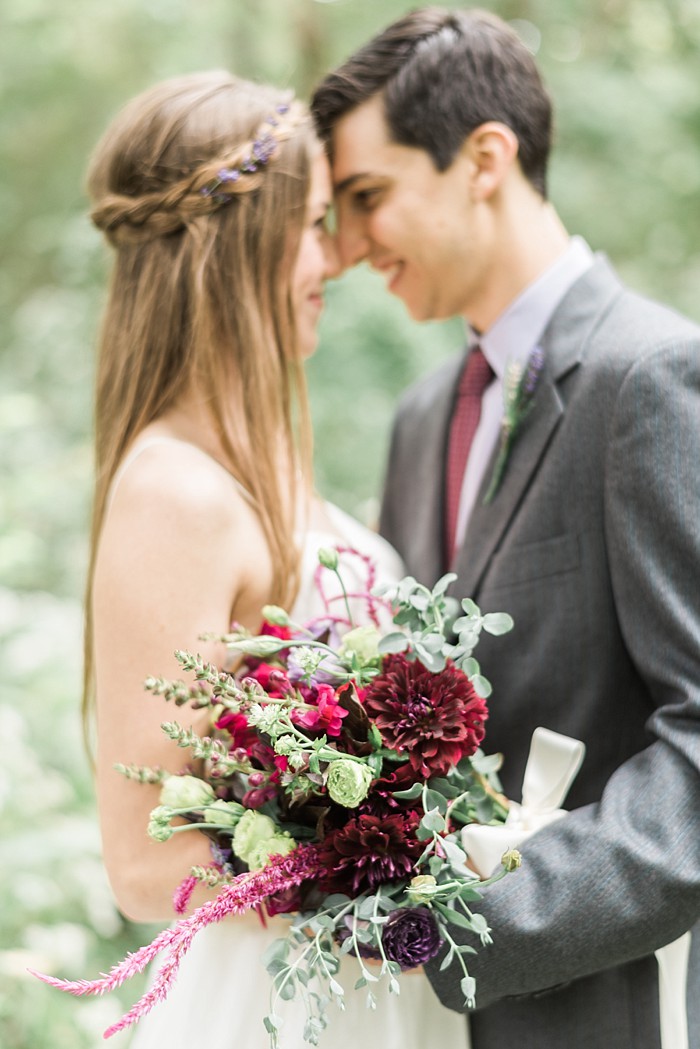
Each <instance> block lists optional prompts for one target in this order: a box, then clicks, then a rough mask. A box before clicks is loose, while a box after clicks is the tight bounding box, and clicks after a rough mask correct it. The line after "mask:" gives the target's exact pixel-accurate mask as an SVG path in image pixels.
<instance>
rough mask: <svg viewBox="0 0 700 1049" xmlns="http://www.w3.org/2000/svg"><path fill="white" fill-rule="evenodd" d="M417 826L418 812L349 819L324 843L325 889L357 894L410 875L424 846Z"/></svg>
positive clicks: (323, 879)
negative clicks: (419, 839) (416, 833)
mask: <svg viewBox="0 0 700 1049" xmlns="http://www.w3.org/2000/svg"><path fill="white" fill-rule="evenodd" d="M417 826H418V816H417V814H416V813H415V812H410V813H399V812H396V813H392V814H391V815H389V816H385V817H383V818H380V817H379V816H371V815H369V814H365V815H360V816H355V817H354V818H353V819H350V820H347V821H346V822H345V823H344V825H343V826H342V827H340V828H338V829H337V830H334V831H332V832H331V833H330V834H328V835H327V836H326V838H325V840H324V841H323V842H322V844H321V846H320V856H321V862H322V863H323V866H324V867H325V873H324V875H323V876H322V878H321V888H322V889H323V890H324V891H325V892H344V893H347V894H348V895H349V896H357V895H358V894H359V893H361V892H365V891H370V892H371V891H372V889H375V888H376V887H377V885H383V884H384V883H385V882H393V881H400V880H401V879H402V878H407V877H409V876H410V875H411V873H412V872H413V865H414V863H415V862H416V860H417V859H418V857H419V856H420V854H421V852H422V851H423V847H424V846H423V844H422V842H420V841H418V839H417V838H416V836H415V832H416V827H417Z"/></svg>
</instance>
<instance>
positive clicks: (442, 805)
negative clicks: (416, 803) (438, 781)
mask: <svg viewBox="0 0 700 1049" xmlns="http://www.w3.org/2000/svg"><path fill="white" fill-rule="evenodd" d="M423 806H424V808H425V811H426V815H427V814H428V813H429V812H433V811H434V810H435V809H437V811H438V812H439V813H440V814H441V815H442V816H444V815H445V813H446V812H447V801H446V799H445V798H444V797H443V795H442V794H440V793H439V792H438V791H437V790H431V789H430V788H427V789H426V790H425V791H424V792H423ZM426 825H427V824H426Z"/></svg>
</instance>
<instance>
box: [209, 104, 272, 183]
mask: <svg viewBox="0 0 700 1049" xmlns="http://www.w3.org/2000/svg"><path fill="white" fill-rule="evenodd" d="M289 111H290V106H289V105H287V104H286V103H282V104H280V105H279V106H277V108H276V110H275V115H274V116H269V117H268V118H267V119H266V120H265V121H263V123H262V125H261V127H260V130H259V132H258V135H257V137H256V138H255V140H254V141H253V144H252V146H251V149H250V153H248V154H247V156H245V157H244V158H243V159H242V160H241V161H240V162H239V164H238V165H237V166H236V167H230V168H226V167H224V168H221V170H220V171H218V172H217V173H216V178H215V179H212V181H211V182H209V183H208V185H206V186H204V187H203V188H202V189H201V190H200V193H201V194H202V196H203V197H211V198H212V199H213V200H215V201H217V202H220V203H225V202H226V201H227V200H228V199H229V197H228V196H227V195H226V194H225V193H218V192H217V190H219V189H220V188H221V186H223V185H225V184H226V183H227V182H238V180H239V178H240V177H241V175H251V174H254V173H255V172H256V171H258V170H259V169H260V168H261V167H264V166H265V165H266V164H267V163H268V162H269V161H270V159H271V158H272V156H273V154H274V152H275V150H276V149H277V146H278V144H279V143H278V139H277V138H276V137H275V135H274V128H276V127H278V126H279V123H280V121H279V117H283V116H285V115H286V114H287V113H289Z"/></svg>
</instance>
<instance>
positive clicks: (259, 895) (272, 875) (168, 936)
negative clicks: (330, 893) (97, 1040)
mask: <svg viewBox="0 0 700 1049" xmlns="http://www.w3.org/2000/svg"><path fill="white" fill-rule="evenodd" d="M321 871H322V865H321V862H320V859H319V853H318V849H317V848H316V846H314V845H305V846H297V848H296V849H294V850H293V851H292V852H290V853H289V854H288V855H286V856H273V857H272V858H271V860H270V862H269V863H268V865H267V866H266V867H263V868H262V870H259V871H253V872H251V873H249V874H241V875H239V877H238V878H236V879H235V881H233V882H231V883H230V884H229V885H225V886H224V887H223V889H222V890H221V892H220V893H219V895H218V896H217V897H216V899H214V900H209V901H208V902H207V903H204V904H202V906H201V907H198V908H197V910H196V911H194V913H193V914H191V915H189V917H187V918H181V919H180V921H178V922H176V923H175V925H173V926H172V927H171V928H170V929H165V930H164V931H163V932H162V933H160V934H159V935H158V936H156V938H155V939H154V940H153V942H152V943H150V944H149V945H148V946H147V947H141V948H140V950H138V951H135V952H134V953H133V954H128V955H127V956H126V958H125V959H124V961H122V962H120V963H119V965H116V966H115V967H114V968H113V969H112V970H110V972H109V973H108V974H107V975H105V976H103V977H102V979H100V980H57V979H55V978H54V977H52V976H46V975H44V974H43V973H37V972H34V971H33V970H30V972H32V974H33V975H34V976H37V977H38V978H39V979H40V980H43V981H44V983H47V984H49V986H50V987H56V988H58V989H59V990H61V991H68V992H70V993H71V994H75V995H84V994H105V993H106V992H107V991H112V990H114V988H115V987H119V986H121V984H123V983H124V981H125V980H128V979H129V978H130V977H131V976H135V975H136V974H137V973H140V972H143V970H144V969H145V967H146V966H147V965H148V964H149V962H151V961H152V960H153V959H154V958H155V956H156V955H157V954H159V953H161V952H162V951H167V955H166V958H165V961H164V962H163V965H162V966H161V968H160V969H159V971H158V974H157V976H156V978H155V980H154V981H153V984H152V985H151V987H150V988H149V989H148V990H147V991H146V993H145V994H144V995H143V996H142V997H141V998H140V999H139V1001H138V1002H136V1004H135V1005H134V1006H132V1008H131V1009H130V1010H129V1012H128V1013H126V1014H125V1015H124V1016H123V1017H122V1018H121V1020H119V1021H118V1022H117V1023H116V1024H113V1025H112V1026H111V1027H109V1028H108V1029H107V1030H106V1031H105V1035H104V1036H105V1038H109V1037H110V1035H113V1034H116V1033H117V1031H122V1030H124V1028H125V1027H129V1026H130V1025H131V1024H133V1023H135V1022H136V1021H137V1020H139V1019H140V1018H141V1017H142V1016H145V1015H146V1013H147V1012H149V1011H150V1010H151V1009H152V1008H153V1006H154V1005H157V1004H158V1003H159V1002H162V1001H163V1000H164V999H165V998H166V997H167V995H168V992H169V991H170V988H171V986H172V983H173V980H174V979H175V975H176V974H177V970H178V968H179V966H180V962H181V961H182V959H183V957H184V955H185V954H186V953H187V951H188V950H189V948H190V945H191V943H192V940H193V939H194V937H195V936H196V935H197V933H198V932H199V931H200V929H204V928H205V927H206V926H207V925H212V924H213V923H214V922H219V921H221V920H222V919H223V918H226V917H227V916H228V915H229V914H243V913H244V911H247V910H250V908H252V907H256V906H259V905H260V904H261V903H263V901H264V900H265V899H266V897H268V896H271V895H272V894H273V893H277V892H281V891H282V890H283V889H287V888H292V887H294V886H296V885H299V884H301V882H302V881H306V880H307V879H308V878H312V877H316V876H318V875H319V874H320V873H321Z"/></svg>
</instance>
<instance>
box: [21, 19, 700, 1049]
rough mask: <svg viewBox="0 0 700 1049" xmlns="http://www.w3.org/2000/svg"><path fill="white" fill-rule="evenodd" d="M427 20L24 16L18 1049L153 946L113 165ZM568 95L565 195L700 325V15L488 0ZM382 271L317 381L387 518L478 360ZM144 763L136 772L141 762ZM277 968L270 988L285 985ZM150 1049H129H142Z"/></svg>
mask: <svg viewBox="0 0 700 1049" xmlns="http://www.w3.org/2000/svg"><path fill="white" fill-rule="evenodd" d="M411 6H414V5H411V4H408V3H405V2H404V0H121V2H119V3H107V2H106V0H62V3H61V4H55V3H53V2H49V0H1V3H0V92H1V93H2V105H1V107H0V172H1V173H2V177H1V181H0V244H1V245H2V247H1V248H0V250H1V251H2V265H1V266H0V333H1V335H0V478H1V483H0V660H1V662H0V665H1V666H2V678H1V680H2V687H1V689H0V743H1V745H2V758H1V759H0V1046H2V1047H3V1049H49V1047H50V1049H83V1047H89V1046H96V1045H98V1044H101V1037H100V1036H101V1031H102V1030H103V1028H104V1027H105V1026H106V1025H107V1024H108V1023H109V1022H111V1021H112V1020H113V1019H115V1018H116V1017H117V1015H119V1014H120V1011H121V1010H120V1003H122V1004H124V1005H128V1004H130V1003H131V1001H132V1000H133V998H134V996H135V994H136V993H137V990H138V988H137V987H131V988H126V989H125V990H124V991H123V993H122V994H121V998H120V999H119V1000H115V999H114V998H113V999H111V1000H96V1001H75V1000H73V999H69V998H67V997H66V996H63V995H61V994H59V993H58V992H53V991H50V990H48V989H47V988H45V987H43V986H42V985H39V984H38V983H37V982H35V981H34V980H33V979H32V978H30V977H28V976H27V974H26V967H27V966H28V965H30V966H35V967H38V968H41V969H44V970H50V971H55V972H57V973H61V974H62V975H65V976H70V977H80V976H85V977H88V976H92V975H95V974H96V973H97V972H98V971H99V970H103V969H105V968H109V966H110V965H111V964H112V963H114V962H116V961H117V960H118V959H119V958H121V956H122V954H123V953H124V951H125V950H126V949H128V948H133V947H136V946H138V945H139V944H141V943H142V942H145V939H146V937H148V938H150V936H151V934H152V932H153V931H154V930H153V929H151V928H143V927H136V926H133V925H130V924H129V923H127V922H125V921H124V920H123V919H122V918H121V917H120V915H119V914H118V913H117V912H116V910H115V908H114V906H113V904H112V902H111V898H110V894H109V890H108V887H107V885H106V881H105V877H104V874H103V872H102V869H101V865H100V861H99V840H98V835H97V829H96V817H95V811H94V805H93V802H92V797H91V794H92V788H91V783H90V776H89V772H88V769H87V763H86V760H85V758H84V756H83V753H82V749H81V742H80V728H79V721H78V713H77V712H78V706H79V699H78V696H79V680H80V651H79V650H80V629H81V610H80V595H81V591H82V586H83V575H84V570H85V560H86V531H87V522H88V512H89V499H90V485H91V476H90V474H91V445H90V427H91V417H90V416H91V409H90V401H91V388H92V369H93V345H94V336H95V330H96V326H97V322H98V317H99V312H100V308H101V303H102V299H103V288H104V278H105V273H106V269H107V256H106V253H105V251H104V249H103V247H102V245H101V243H100V240H99V238H98V236H97V234H96V233H94V232H93V230H92V229H91V227H90V225H89V223H88V221H87V219H86V217H85V214H84V212H85V201H84V198H83V194H82V179H83V172H84V169H85V164H86V159H87V156H88V154H89V152H90V149H91V147H92V145H93V144H94V142H95V141H96V139H97V137H98V136H99V134H100V133H101V131H102V129H103V127H104V126H105V124H106V122H107V121H108V119H109V118H110V117H111V116H112V114H113V113H114V112H115V111H116V109H117V108H118V107H119V106H120V105H121V104H122V103H123V102H124V101H125V100H126V99H127V98H128V97H129V96H131V95H133V94H134V93H136V92H137V91H139V90H141V89H142V88H144V87H145V86H147V85H149V84H150V83H152V82H153V81H155V80H158V79H161V78H163V77H166V76H170V75H174V74H177V73H180V72H184V71H189V70H197V69H205V68H212V67H227V68H230V69H232V70H234V71H235V72H237V73H239V74H242V75H246V76H249V77H251V78H254V79H262V80H272V81H275V82H277V83H280V84H285V85H291V86H293V87H295V88H296V89H297V91H298V92H300V93H301V94H303V95H306V94H308V92H309V90H310V88H311V87H312V85H313V84H314V83H315V81H316V80H317V79H318V77H319V76H320V75H321V74H322V73H323V71H324V70H325V69H327V68H328V67H329V66H331V65H333V64H334V63H336V62H337V61H339V60H340V59H342V58H343V57H344V56H345V55H346V54H347V53H348V52H349V51H350V50H352V49H353V48H354V47H355V46H356V45H358V44H359V43H361V42H362V41H363V40H364V39H365V38H366V37H368V36H369V35H371V34H372V33H374V32H375V31H376V30H378V29H380V28H381V27H382V26H383V25H385V24H386V23H387V22H389V21H391V20H392V19H393V18H395V17H397V16H398V15H400V14H402V13H404V12H405V11H407V10H409V9H410V7H411ZM481 6H483V7H487V8H489V9H491V10H494V11H496V12H497V13H498V14H500V15H501V16H503V17H504V18H507V19H509V20H511V21H513V23H514V24H515V27H516V28H517V29H518V31H519V32H520V33H521V35H522V36H523V38H524V39H525V41H526V42H527V44H528V46H530V48H531V49H532V50H533V51H534V52H535V53H536V55H537V58H538V61H539V63H540V65H541V67H542V69H543V71H544V73H545V77H546V79H547V82H548V84H549V87H550V89H551V91H552V93H553V95H554V98H555V101H556V110H557V146H556V149H555V156H554V161H553V165H552V172H551V182H550V189H551V196H552V199H553V201H554V203H555V204H556V205H557V207H558V209H559V211H560V213H561V215H562V217H563V219H564V221H565V223H566V224H567V226H568V227H569V228H570V230H572V231H573V232H579V233H582V234H583V235H584V236H586V237H587V239H588V240H589V242H590V243H591V245H592V246H593V247H594V248H596V249H600V250H603V251H605V252H607V253H608V255H609V256H610V257H611V259H612V260H613V262H614V263H615V265H616V266H617V267H618V269H619V270H620V271H621V273H622V274H623V276H624V277H625V278H626V279H627V280H628V281H629V282H630V283H632V284H633V285H635V286H636V287H637V288H639V289H640V290H642V291H645V292H647V293H648V294H650V295H652V296H654V297H656V298H661V299H664V300H666V301H668V302H670V303H672V304H673V305H675V306H677V307H678V308H679V309H681V310H683V311H684V312H686V313H688V314H690V315H691V316H694V317H695V318H696V319H700V296H699V294H698V288H699V287H700V90H698V73H697V70H698V68H700V64H699V58H700V54H699V52H700V2H699V0H585V2H584V0H558V2H557V3H556V4H552V3H545V2H544V0H503V2H500V3H496V2H493V3H492V2H488V0H487V2H485V3H482V5H481ZM461 337H462V335H461V330H460V326H459V325H458V324H447V325H436V324H428V325H421V326H415V325H413V324H411V323H410V322H409V320H408V318H407V317H406V315H405V313H404V310H403V306H402V305H401V303H399V302H396V301H393V300H391V299H390V298H389V297H388V296H387V295H386V293H385V291H384V288H383V282H382V281H380V280H378V279H376V278H375V277H374V276H373V275H372V274H371V273H370V272H369V271H367V270H366V269H358V270H356V271H354V272H352V273H349V274H347V275H346V276H345V277H343V278H342V279H341V280H340V281H338V282H337V283H335V284H333V285H332V286H331V288H330V291H329V295H328V307H327V310H326V313H325V316H324V319H323V327H322V342H321V348H320V350H319V352H318V354H317V356H316V357H315V358H314V360H313V361H312V362H311V364H310V369H309V371H310V381H311V389H312V398H313V406H314V418H315V423H316V432H317V447H318V454H317V470H318V484H319V487H320V489H321V491H322V492H323V493H324V494H325V495H327V496H328V497H330V498H332V499H335V500H336V501H338V502H339V503H340V504H341V505H343V506H344V507H345V508H346V509H348V510H350V511H352V512H354V513H356V514H357V515H358V516H360V517H362V518H364V519H366V520H371V519H372V518H373V516H374V515H375V514H376V498H377V494H378V492H379V489H380V485H381V473H382V464H383V459H384V453H385V446H386V440H387V435H388V427H389V422H390V418H391V412H392V404H393V402H394V400H395V398H396V396H397V394H398V392H399V391H400V390H401V389H402V388H403V387H404V386H406V385H407V384H408V383H409V382H410V381H412V380H413V379H414V378H416V377H417V376H418V375H420V374H421V373H423V372H425V371H427V370H429V369H430V368H432V367H433V366H434V365H435V364H436V363H437V362H438V361H439V360H440V359H442V358H443V357H444V356H445V355H446V354H447V353H449V352H451V350H453V349H455V348H456V347H458V346H459V345H460V340H461ZM125 758H128V755H125ZM261 973H262V970H261ZM127 1041H128V1039H126V1038H121V1041H120V1039H119V1038H117V1039H114V1040H113V1042H112V1044H113V1045H115V1046H117V1047H118V1046H120V1045H121V1046H123V1045H125V1044H126V1042H127Z"/></svg>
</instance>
